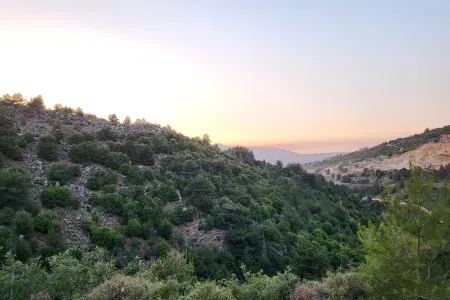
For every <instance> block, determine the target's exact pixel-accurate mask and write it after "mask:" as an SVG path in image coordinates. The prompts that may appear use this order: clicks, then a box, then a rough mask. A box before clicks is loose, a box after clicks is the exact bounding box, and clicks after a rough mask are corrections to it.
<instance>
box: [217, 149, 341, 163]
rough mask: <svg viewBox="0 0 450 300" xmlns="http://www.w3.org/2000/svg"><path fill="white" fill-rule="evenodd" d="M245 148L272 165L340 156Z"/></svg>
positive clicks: (337, 153)
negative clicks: (278, 162)
mask: <svg viewBox="0 0 450 300" xmlns="http://www.w3.org/2000/svg"><path fill="white" fill-rule="evenodd" d="M218 146H219V148H220V149H222V150H226V149H229V148H231V147H230V146H226V145H220V144H219V145H218ZM247 148H248V149H249V150H251V151H252V152H253V154H254V155H255V158H256V159H257V160H265V161H266V162H268V163H272V164H274V163H276V162H277V160H279V161H281V162H282V163H283V164H289V163H299V164H306V163H311V162H314V161H320V160H324V159H327V158H329V157H333V156H336V155H340V154H342V153H340V152H332V153H313V154H299V153H295V152H292V151H288V150H285V149H280V148H272V147H247Z"/></svg>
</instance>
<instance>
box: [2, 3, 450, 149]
mask: <svg viewBox="0 0 450 300" xmlns="http://www.w3.org/2000/svg"><path fill="white" fill-rule="evenodd" d="M188 2H189V3H188ZM281 2H283V3H281ZM281 2H280V1H138V0H131V1H104V0H90V1H87V0H80V1H56V0H53V1H52V0H42V1H32V0H21V1H12V0H6V1H5V0H3V1H0V20H1V21H0V66H1V68H2V71H1V72H0V93H2V94H3V93H15V92H20V93H22V94H23V95H24V96H25V97H31V96H35V95H37V94H42V95H43V97H44V99H45V101H46V104H47V106H53V105H54V104H56V103H61V104H63V105H69V106H72V107H78V106H80V107H82V108H83V109H84V110H85V111H87V112H91V113H96V114H97V115H98V116H102V117H105V116H107V115H108V114H110V113H116V114H117V115H118V116H119V117H122V118H123V117H125V116H127V115H129V116H131V117H132V118H133V119H135V118H145V119H146V120H148V121H150V122H153V123H159V124H161V125H169V124H170V125H171V126H172V127H173V128H174V129H176V130H178V131H180V132H181V133H183V134H186V135H188V136H200V135H202V134H204V133H208V134H209V135H210V136H211V138H212V140H213V142H217V143H221V144H227V145H234V144H241V145H245V146H276V147H280V148H284V149H289V150H293V151H296V152H299V153H311V152H333V151H350V150H354V149H357V148H359V147H361V146H365V145H373V144H376V143H378V142H381V141H384V140H387V139H390V138H393V137H398V136H402V135H409V134H412V133H415V132H421V131H423V130H424V129H425V128H427V127H429V128H433V127H439V126H443V125H447V124H448V112H449V111H450V85H449V84H448V83H449V82H450V56H449V55H448V53H449V52H450V18H448V16H449V15H450V3H449V2H448V1H437V0H435V1H406V0H399V1H387V0H383V1H372V2H371V3H368V2H366V1H281Z"/></svg>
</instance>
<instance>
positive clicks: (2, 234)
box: [0, 226, 15, 259]
mask: <svg viewBox="0 0 450 300" xmlns="http://www.w3.org/2000/svg"><path fill="white" fill-rule="evenodd" d="M14 239H15V234H14V232H13V231H12V229H11V228H8V227H6V226H0V259H3V256H4V255H5V254H6V253H7V252H8V251H10V250H11V249H12V248H13V247H14Z"/></svg>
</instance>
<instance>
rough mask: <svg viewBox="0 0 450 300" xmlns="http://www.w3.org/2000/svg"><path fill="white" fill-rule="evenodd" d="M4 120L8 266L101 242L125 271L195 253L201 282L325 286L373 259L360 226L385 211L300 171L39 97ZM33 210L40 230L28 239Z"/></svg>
mask: <svg viewBox="0 0 450 300" xmlns="http://www.w3.org/2000/svg"><path fill="white" fill-rule="evenodd" d="M0 121H1V122H0V128H1V131H0V134H1V136H0V150H1V152H2V154H3V155H2V158H3V168H2V169H1V172H2V173H1V174H0V189H1V190H2V191H3V192H2V193H1V194H0V204H1V207H0V209H1V224H2V226H1V227H0V229H1V230H2V232H3V236H4V237H5V238H4V239H2V241H1V244H0V247H3V250H2V252H1V253H0V254H1V257H3V255H5V253H6V251H8V250H12V251H13V252H15V253H20V257H21V259H23V260H27V259H28V257H30V256H35V255H38V254H40V255H44V256H49V255H52V254H54V253H58V252H59V251H62V250H63V249H64V248H65V247H67V246H70V245H97V246H101V247H104V248H106V249H107V250H108V251H109V253H110V254H111V255H113V256H114V258H115V260H116V263H117V264H118V265H122V266H124V265H126V264H127V263H128V262H129V261H132V260H133V259H134V258H135V257H136V256H137V257H139V258H140V259H141V260H143V261H151V260H153V259H155V258H157V257H159V256H161V255H164V254H165V253H167V251H169V249H172V248H173V249H179V250H182V249H185V247H186V246H187V251H188V254H189V257H190V259H192V261H193V263H194V267H195V270H196V275H197V276H198V277H199V278H216V279H220V278H226V277H229V276H230V275H231V274H232V273H235V274H238V275H239V274H241V273H240V268H239V266H240V265H241V264H245V265H246V266H247V267H248V268H249V269H250V270H255V271H257V270H260V269H262V270H264V272H266V273H267V274H275V273H276V272H278V271H282V270H284V269H285V268H286V266H288V265H290V266H291V267H292V268H293V271H294V272H295V273H296V274H298V275H299V276H301V277H305V278H316V277H319V276H322V275H323V274H325V272H326V270H328V269H334V268H337V267H338V266H344V265H345V266H351V265H353V264H355V263H358V262H359V261H361V259H362V249H361V245H360V243H359V241H358V239H357V237H356V230H357V224H358V223H362V224H364V223H366V222H367V220H369V219H373V220H375V219H376V216H377V214H378V213H379V207H378V206H377V204H376V203H370V202H365V203H361V202H360V199H361V194H358V193H355V192H353V191H351V190H348V189H346V188H344V187H340V186H336V185H334V184H332V183H328V182H326V181H324V180H323V178H322V177H321V176H316V175H313V174H308V173H306V172H305V171H304V170H303V169H302V168H301V166H300V165H298V164H292V165H287V166H285V167H281V166H276V165H271V164H268V163H264V162H261V161H258V160H256V159H255V157H254V156H253V153H252V152H250V151H249V150H248V149H245V148H240V147H235V148H231V149H229V150H227V151H221V150H220V149H219V148H218V147H217V146H212V145H210V142H209V140H208V139H207V137H204V138H188V137H185V136H183V135H181V134H179V133H177V132H176V131H174V130H172V129H171V128H162V127H160V126H158V125H154V124H149V123H144V122H142V121H140V122H138V123H129V122H126V123H125V124H121V123H118V122H117V120H116V118H115V116H111V117H110V121H107V120H102V119H97V118H95V116H92V115H87V114H86V115H85V114H84V113H83V112H82V110H81V109H77V110H73V109H71V108H68V107H61V106H56V107H55V109H54V110H46V109H43V107H42V103H40V101H38V100H32V101H31V102H28V103H26V102H23V101H22V102H19V103H18V102H17V101H2V102H0ZM46 209H48V210H46ZM21 210H25V211H26V212H20V214H21V217H20V218H24V219H26V220H27V221H26V222H28V223H30V224H31V225H29V226H28V227H25V229H23V230H18V231H17V230H16V232H19V233H21V234H22V235H23V238H21V240H17V239H18V237H17V236H16V235H14V234H13V232H12V231H11V230H14V228H15V227H14V224H15V223H16V222H18V221H17V220H16V219H17V218H18V216H19V215H17V214H19V211H21ZM16 212H17V213H16ZM38 222H40V223H42V222H43V224H44V225H34V226H33V225H32V224H33V223H38ZM6 237H7V238H6ZM18 243H19V244H18ZM15 245H16V246H15ZM19 245H20V247H21V248H23V247H25V248H26V249H27V251H25V252H24V253H21V252H20V249H21V248H18V247H19ZM336 245H340V246H339V247H338V248H336ZM307 249H310V250H307ZM312 249H314V250H312ZM225 258H226V259H225ZM207 259H208V260H209V259H212V260H213V261H214V264H213V265H211V266H210V267H208V268H205V264H211V262H209V261H206V260H207Z"/></svg>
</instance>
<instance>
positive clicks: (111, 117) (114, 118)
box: [108, 114, 119, 123]
mask: <svg viewBox="0 0 450 300" xmlns="http://www.w3.org/2000/svg"><path fill="white" fill-rule="evenodd" d="M108 120H109V121H110V122H112V123H119V118H118V117H117V115H116V114H110V115H109V116H108Z"/></svg>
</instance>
